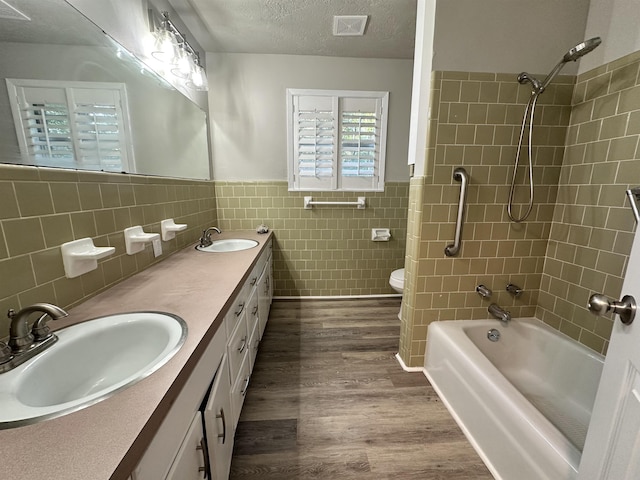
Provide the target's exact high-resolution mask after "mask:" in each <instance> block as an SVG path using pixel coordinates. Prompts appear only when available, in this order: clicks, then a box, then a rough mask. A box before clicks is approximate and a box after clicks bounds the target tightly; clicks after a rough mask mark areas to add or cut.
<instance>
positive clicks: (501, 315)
mask: <svg viewBox="0 0 640 480" xmlns="http://www.w3.org/2000/svg"><path fill="white" fill-rule="evenodd" d="M488 310H489V313H490V314H491V315H493V316H494V317H495V318H497V319H498V320H500V321H501V322H503V323H507V322H509V321H510V320H511V313H510V312H508V311H507V310H505V309H503V308H502V307H500V306H499V305H498V304H496V303H492V304H491V305H489V308H488Z"/></svg>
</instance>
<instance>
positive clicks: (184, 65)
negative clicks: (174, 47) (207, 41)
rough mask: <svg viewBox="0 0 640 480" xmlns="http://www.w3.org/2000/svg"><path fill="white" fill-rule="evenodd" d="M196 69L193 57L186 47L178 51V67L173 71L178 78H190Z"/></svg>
mask: <svg viewBox="0 0 640 480" xmlns="http://www.w3.org/2000/svg"><path fill="white" fill-rule="evenodd" d="M193 67H194V63H193V60H192V58H191V55H189V53H188V52H187V50H186V49H185V48H184V46H181V47H180V49H179V50H178V57H177V58H176V66H175V68H172V69H171V73H173V74H174V75H175V76H176V77H180V78H189V75H190V74H191V71H192V69H193Z"/></svg>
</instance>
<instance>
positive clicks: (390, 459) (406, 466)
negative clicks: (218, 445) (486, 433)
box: [230, 298, 492, 480]
mask: <svg viewBox="0 0 640 480" xmlns="http://www.w3.org/2000/svg"><path fill="white" fill-rule="evenodd" d="M398 309H399V300H398V299H395V298H391V299H363V300H322V301H320V300H306V301H276V302H274V304H273V306H272V310H271V312H272V313H271V315H270V317H269V323H268V324H267V330H266V332H265V335H264V337H263V339H262V342H261V345H260V351H259V353H258V357H257V360H256V364H255V367H254V371H253V374H252V377H251V383H250V387H249V391H248V393H247V397H246V400H245V404H244V407H243V410H242V414H241V417H240V422H239V425H238V430H237V432H236V438H235V448H234V456H233V462H232V466H231V476H230V478H232V479H247V480H254V479H255V480H258V479H260V480H270V479H278V480H289V479H291V480H297V479H332V480H333V479H345V480H351V479H353V480H359V479H402V480H404V479H407V480H409V479H414V478H415V479H452V480H463V479H467V480H468V479H480V480H488V479H491V478H492V476H491V474H490V473H489V471H488V470H487V468H486V467H485V466H484V464H483V463H482V461H481V460H480V458H479V457H478V455H477V454H476V453H475V451H474V450H473V448H472V447H471V446H470V444H469V443H468V442H467V440H466V439H465V437H464V435H463V434H462V432H461V431H460V429H459V428H458V426H457V425H456V423H455V422H454V420H453V419H452V418H451V416H450V415H449V413H448V412H447V410H446V408H445V407H444V405H443V404H442V402H441V401H440V399H439V398H438V396H437V394H436V393H435V391H434V390H433V388H432V387H431V386H430V385H429V383H428V382H427V380H426V378H425V377H424V375H423V374H422V373H407V372H404V371H403V370H402V368H401V367H400V365H399V364H398V362H397V360H396V359H395V357H394V354H395V353H396V352H397V350H398V339H399V335H400V323H399V321H398V318H397V315H398Z"/></svg>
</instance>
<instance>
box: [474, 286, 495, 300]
mask: <svg viewBox="0 0 640 480" xmlns="http://www.w3.org/2000/svg"><path fill="white" fill-rule="evenodd" d="M476 292H477V293H478V295H480V296H481V297H482V298H490V297H491V294H492V293H493V292H492V291H491V289H490V288H489V287H485V286H484V285H482V284H481V285H478V286H477V287H476Z"/></svg>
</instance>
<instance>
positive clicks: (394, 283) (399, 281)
mask: <svg viewBox="0 0 640 480" xmlns="http://www.w3.org/2000/svg"><path fill="white" fill-rule="evenodd" d="M389 285H391V288H393V289H394V290H395V291H396V292H398V293H402V292H403V291H404V268H399V269H398V270H394V271H393V272H391V276H390V277H389ZM398 318H399V319H400V320H402V305H400V311H399V312H398Z"/></svg>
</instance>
